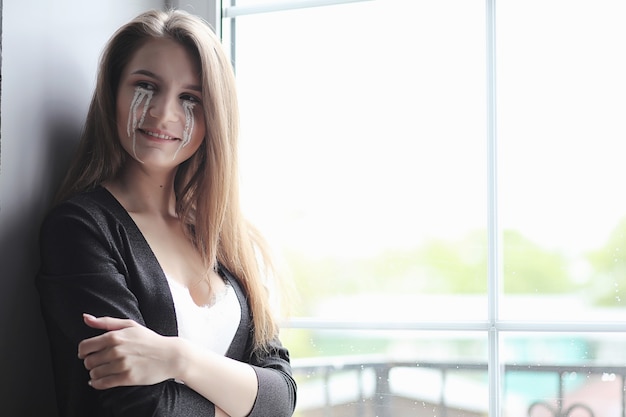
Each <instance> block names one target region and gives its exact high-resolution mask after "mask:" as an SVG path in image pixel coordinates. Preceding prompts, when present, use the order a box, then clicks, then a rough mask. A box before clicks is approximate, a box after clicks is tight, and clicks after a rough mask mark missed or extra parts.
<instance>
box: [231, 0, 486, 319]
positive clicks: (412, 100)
mask: <svg viewBox="0 0 626 417" xmlns="http://www.w3.org/2000/svg"><path fill="white" fill-rule="evenodd" d="M409 9H410V11H411V12H410V13H408V12H407V13H405V12H404V11H407V10H409ZM390 10H393V11H394V13H391V14H390V13H389V11H390ZM484 17H485V11H484V1H482V0H480V1H479V0H476V1H467V0H446V1H439V0H438V1H414V0H404V1H398V0H391V1H384V2H365V3H354V4H348V5H342V6H329V7H319V8H312V9H304V10H295V11H285V12H277V13H267V14H262V15H254V16H243V17H241V18H238V19H237V21H236V36H235V39H236V42H237V43H236V56H235V61H236V68H237V77H238V85H239V92H240V99H241V109H242V114H241V117H242V144H241V150H242V155H243V160H242V170H243V178H242V192H243V194H244V197H245V200H244V206H245V209H246V210H247V213H248V215H249V217H250V218H251V219H252V221H253V222H254V223H255V224H257V225H258V226H259V227H260V229H261V230H262V231H263V232H264V233H265V234H267V235H268V236H269V237H270V240H271V241H272V243H273V244H274V245H275V247H277V248H279V251H280V252H281V253H283V254H284V256H285V259H286V263H287V264H288V266H289V268H290V269H291V271H292V273H293V275H294V276H295V280H296V282H297V286H298V288H299V290H300V292H301V293H302V294H304V295H305V296H303V297H302V303H301V304H300V306H299V311H298V312H297V314H300V315H324V316H328V317H336V318H341V317H348V316H349V317H360V318H364V317H370V316H372V315H375V316H376V317H377V318H378V319H381V320H388V319H390V320H401V319H411V320H428V321H432V320H439V319H441V318H455V319H459V318H462V319H478V318H482V319H484V317H485V315H486V307H485V296H484V295H485V292H486V259H487V255H486V244H485V242H486V238H485V223H486V216H485V201H486V197H485V184H486V181H485V175H486V173H485V171H486V169H485V122H484V121H485V65H484V63H485V51H484V45H485V41H484V24H485V20H484ZM416 294H420V295H422V297H423V298H421V299H419V300H417V299H415V298H411V297H413V296H414V295H416ZM451 294H455V295H456V296H458V297H461V298H460V299H459V300H454V299H452V298H451V297H450V298H448V299H447V300H446V301H445V302H442V301H441V298H440V296H442V295H451ZM373 299H376V300H380V301H376V302H375V304H376V307H375V308H372V304H371V302H372V300H373ZM457 302H459V303H465V304H466V305H467V306H468V308H469V310H463V311H461V310H458V309H450V308H448V307H447V306H448V305H451V304H456V303H457ZM417 305H421V306H423V307H422V308H421V309H416V308H415V306H417Z"/></svg>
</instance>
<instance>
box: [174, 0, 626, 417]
mask: <svg viewBox="0 0 626 417" xmlns="http://www.w3.org/2000/svg"><path fill="white" fill-rule="evenodd" d="M364 1H384V0H280V1H267V2H259V3H258V4H255V5H249V6H236V5H235V6H230V4H228V5H223V4H222V0H187V1H185V2H184V5H185V8H186V9H187V10H190V11H192V12H194V13H195V14H198V15H200V16H202V17H203V18H204V19H206V20H207V21H208V22H209V23H210V24H211V25H212V26H213V27H214V28H215V30H216V32H217V33H218V34H219V35H220V36H222V38H223V39H224V38H225V37H226V38H228V40H229V41H228V43H229V44H230V47H231V48H235V47H236V43H235V39H234V22H235V19H236V18H237V17H239V16H244V15H253V14H260V13H269V12H274V11H280V10H292V9H302V8H311V7H318V6H329V5H336V4H345V3H355V2H364ZM485 2H486V8H485V10H486V20H485V21H486V28H485V42H486V59H487V62H486V77H487V82H486V89H487V91H486V97H487V100H486V103H485V106H486V114H487V116H486V123H487V137H486V141H487V147H486V149H487V164H488V167H487V168H488V169H487V178H486V181H487V200H488V201H487V227H488V229H487V230H488V232H487V233H488V248H487V249H488V277H487V278H488V289H487V308H488V312H487V319H486V320H484V321H474V322H443V321H431V322H423V321H417V320H415V321H402V322H386V323H381V322H358V321H334V320H320V319H316V318H293V319H291V320H290V321H289V322H287V323H284V324H283V327H285V328H291V329H331V330H412V331H461V332H476V331H479V332H484V333H487V334H488V358H487V368H488V376H489V415H490V416H495V417H499V416H501V413H502V406H503V404H502V403H501V399H502V392H501V390H502V383H501V381H502V380H503V375H504V369H503V367H502V363H501V362H500V337H501V334H502V333H514V332H535V333H542V332H555V333H569V332H577V333H595V332H598V333H600V332H602V333H611V332H623V331H624V325H623V324H622V323H618V322H580V323H576V322H557V321H543V322H527V321H523V320H519V321H510V320H502V319H500V314H499V308H498V303H499V301H500V298H501V281H502V269H501V266H502V265H501V261H502V254H501V229H500V227H499V224H498V166H497V159H498V158H497V145H498V138H497V126H496V110H497V103H496V0H485ZM390 12H393V11H390ZM225 31H228V32H229V33H223V32H225ZM233 52H234V49H231V53H233ZM233 56H234V53H233Z"/></svg>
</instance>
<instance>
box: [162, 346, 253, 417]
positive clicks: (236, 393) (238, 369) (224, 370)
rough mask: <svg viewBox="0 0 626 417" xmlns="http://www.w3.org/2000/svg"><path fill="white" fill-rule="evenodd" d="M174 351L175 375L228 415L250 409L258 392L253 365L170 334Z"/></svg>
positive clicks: (234, 416) (245, 412)
mask: <svg viewBox="0 0 626 417" xmlns="http://www.w3.org/2000/svg"><path fill="white" fill-rule="evenodd" d="M172 342H173V343H174V350H175V352H176V353H177V357H178V360H177V361H176V362H177V363H176V376H175V377H176V379H178V380H181V381H183V382H184V383H185V384H186V385H187V386H188V387H189V388H191V389H193V390H194V391H196V392H197V393H198V394H200V395H202V396H203V397H205V398H206V399H208V400H209V401H211V402H212V403H213V404H215V405H216V407H219V408H220V409H222V410H223V411H224V412H225V413H226V414H227V415H228V416H230V417H239V416H246V415H248V414H249V413H250V410H251V409H252V407H253V405H254V402H255V400H256V396H257V392H258V381H257V376H256V373H255V372H254V370H253V369H252V367H251V366H250V365H248V364H246V363H243V362H239V361H236V360H233V359H230V358H227V357H225V356H221V355H218V354H215V353H212V352H210V351H207V350H203V349H201V348H198V347H196V346H194V345H193V344H191V343H189V342H187V341H185V340H184V339H181V338H177V337H176V338H172Z"/></svg>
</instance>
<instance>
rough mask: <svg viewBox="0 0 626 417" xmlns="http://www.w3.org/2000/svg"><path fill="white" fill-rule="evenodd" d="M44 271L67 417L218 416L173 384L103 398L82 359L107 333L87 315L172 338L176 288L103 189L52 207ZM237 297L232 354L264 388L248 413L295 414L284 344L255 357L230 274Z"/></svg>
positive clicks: (40, 283)
mask: <svg viewBox="0 0 626 417" xmlns="http://www.w3.org/2000/svg"><path fill="white" fill-rule="evenodd" d="M40 250H41V267H40V271H39V274H38V275H37V278H36V283H37V288H38V290H39V294H40V298H41V307H42V313H43V317H44V321H45V323H46V327H47V331H48V338H49V341H50V349H51V354H52V361H53V370H54V377H55V384H56V393H57V402H58V407H59V412H60V416H61V417H73V416H81V417H92V416H107V417H108V416H132V417H148V416H150V417H153V416H154V417H157V416H168V417H173V416H176V417H187V416H189V417H191V416H194V417H196V416H214V414H215V408H214V405H213V404H212V403H211V402H210V401H208V400H207V399H205V398H204V397H202V396H201V395H199V394H198V393H196V392H195V391H193V390H191V389H190V388H188V387H187V386H185V385H182V384H178V383H176V382H175V381H173V380H168V381H164V382H161V383H159V384H156V385H149V386H134V387H117V388H112V389H108V390H102V391H98V390H95V389H92V388H91V387H89V386H88V384H87V381H88V380H89V374H88V372H87V370H86V369H85V367H84V365H83V361H82V360H80V359H78V356H77V353H78V344H79V342H80V341H81V340H83V339H86V338H89V337H92V336H95V335H97V334H100V333H102V331H99V330H96V329H91V328H89V327H88V326H86V325H85V324H84V322H83V319H82V313H84V312H85V313H90V314H93V315H95V316H111V317H117V318H129V319H133V320H135V321H136V322H138V323H140V324H142V325H144V326H146V327H148V328H150V329H152V330H153V331H155V332H156V333H159V334H161V335H164V336H176V335H177V334H178V331H177V323H176V314H175V311H174V302H173V300H172V295H171V293H170V289H169V286H168V283H167V280H166V278H165V275H164V273H163V270H162V269H161V267H160V265H159V263H158V261H157V259H156V257H155V256H154V254H153V253H152V250H151V249H150V247H149V246H148V243H147V242H146V240H145V239H144V237H143V235H142V234H141V232H140V230H139V228H138V227H137V225H136V224H135V223H134V221H133V220H132V218H131V217H130V216H129V214H128V213H127V212H126V210H125V209H124V208H123V207H122V206H121V205H120V204H119V202H118V201H117V200H116V199H115V198H114V197H113V196H112V195H111V194H110V193H109V192H108V191H107V190H106V189H104V188H103V187H98V188H96V189H95V190H93V191H90V192H86V193H83V194H81V195H78V196H76V197H74V198H72V199H70V200H69V201H67V202H64V203H61V204H60V205H58V206H57V207H55V208H53V209H52V210H51V211H50V213H49V214H48V215H47V216H46V218H45V220H44V222H43V225H42V227H41V235H40ZM219 272H220V274H221V275H222V276H223V277H224V278H225V279H227V280H228V281H229V282H230V284H231V285H232V287H233V288H234V289H235V292H236V294H237V297H238V299H239V303H240V305H241V308H242V314H241V323H240V325H239V328H238V329H237V332H236V334H235V337H234V339H233V342H232V344H231V345H230V347H229V349H228V352H227V353H226V356H228V357H230V358H233V359H236V360H239V361H242V362H246V363H248V364H250V365H251V366H252V367H253V369H254V370H255V372H256V374H257V377H258V381H259V390H258V395H257V398H256V401H255V404H254V407H253V409H252V411H251V413H250V414H249V415H250V416H251V417H252V416H258V417H279V416H291V415H292V414H293V410H294V408H295V402H296V384H295V381H294V380H293V378H292V377H291V367H290V363H289V353H288V351H287V349H285V348H284V347H283V346H282V345H281V343H280V341H279V340H275V341H274V342H273V343H272V344H271V345H270V349H269V352H259V351H254V350H253V349H252V336H253V324H252V317H251V311H250V308H249V305H248V303H247V299H246V295H245V293H244V291H243V289H242V287H241V286H240V285H239V283H238V281H237V279H236V278H235V277H234V276H233V275H232V274H230V273H229V272H228V271H227V270H226V269H225V268H223V267H220V269H219Z"/></svg>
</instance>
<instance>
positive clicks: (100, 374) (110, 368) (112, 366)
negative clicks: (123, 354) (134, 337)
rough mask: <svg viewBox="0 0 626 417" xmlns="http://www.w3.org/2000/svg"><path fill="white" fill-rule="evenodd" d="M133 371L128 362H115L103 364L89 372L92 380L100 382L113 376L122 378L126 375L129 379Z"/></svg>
mask: <svg viewBox="0 0 626 417" xmlns="http://www.w3.org/2000/svg"><path fill="white" fill-rule="evenodd" d="M131 371H132V369H131V366H130V364H129V361H127V360H115V361H111V362H104V363H101V364H100V365H99V366H96V367H95V368H93V369H90V370H89V377H90V378H91V380H92V381H93V380H98V379H102V378H105V377H108V376H112V375H118V376H119V377H122V376H123V375H125V376H126V377H128V376H129V375H130V373H131Z"/></svg>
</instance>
